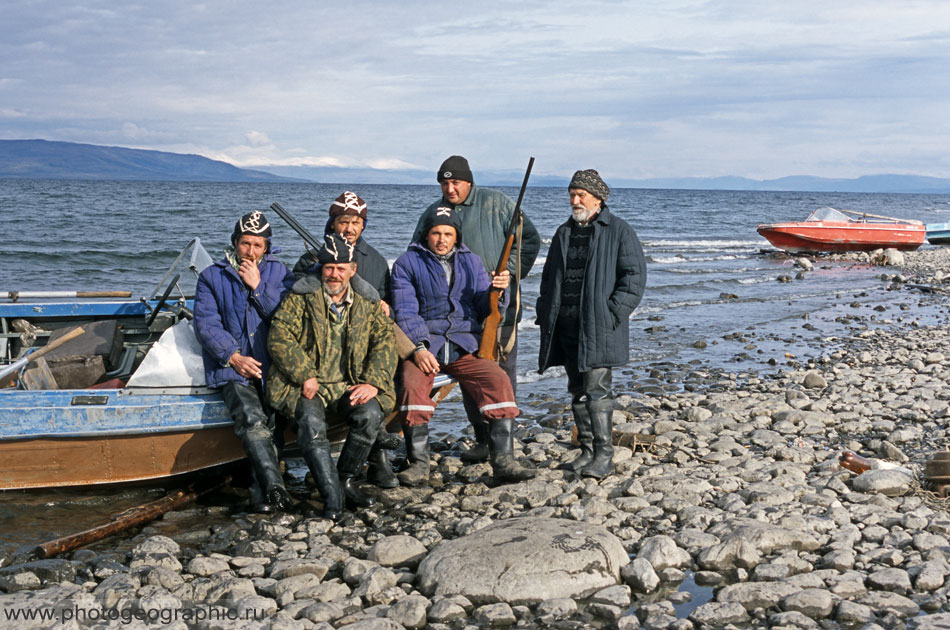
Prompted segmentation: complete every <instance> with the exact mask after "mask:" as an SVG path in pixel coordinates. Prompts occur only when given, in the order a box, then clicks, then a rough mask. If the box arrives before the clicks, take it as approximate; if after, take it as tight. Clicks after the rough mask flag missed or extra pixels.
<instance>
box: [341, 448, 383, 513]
mask: <svg viewBox="0 0 950 630" xmlns="http://www.w3.org/2000/svg"><path fill="white" fill-rule="evenodd" d="M372 447H373V444H372V442H370V443H369V444H367V443H365V442H362V441H360V440H357V439H355V438H354V435H353V433H352V432H350V434H349V435H348V436H347V438H346V442H344V443H343V450H341V451H340V457H339V458H338V459H337V462H336V469H337V472H339V473H340V486H341V487H342V488H343V497H344V498H345V499H346V505H347V507H349V508H351V509H356V508H364V507H370V506H371V505H375V504H376V499H374V498H373V497H370V496H367V495H365V494H363V493H362V492H360V489H359V488H358V487H357V485H356V477H357V475H359V474H360V472H361V471H362V469H363V464H364V463H366V457H367V456H368V455H369V451H370V449H371V448H372Z"/></svg>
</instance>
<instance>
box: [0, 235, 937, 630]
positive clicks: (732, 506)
mask: <svg viewBox="0 0 950 630" xmlns="http://www.w3.org/2000/svg"><path fill="white" fill-rule="evenodd" d="M903 257H904V260H903V261H902V266H901V267H900V268H895V267H886V268H882V276H884V277H886V278H887V281H888V283H890V284H891V285H892V286H893V290H892V291H889V292H888V296H893V301H894V302H895V303H897V302H899V303H900V304H902V305H906V306H907V309H906V310H903V311H901V312H903V313H910V314H912V312H913V304H914V302H915V300H916V299H918V298H919V296H920V295H921V291H920V289H919V288H914V286H913V285H926V286H928V287H930V288H931V292H930V293H931V295H934V294H935V293H936V294H939V293H940V292H942V291H943V288H944V284H943V283H944V278H945V277H947V276H948V274H947V271H948V270H950V252H947V251H946V250H944V249H935V250H925V251H923V252H916V253H913V254H904V256H903ZM882 279H883V278H882ZM940 308H942V309H943V311H944V313H946V307H945V306H944V307H940ZM872 312H873V311H872ZM871 316H872V315H870V314H869V315H866V316H862V317H868V318H869V317H871ZM901 319H902V321H897V318H894V320H893V321H890V322H889V323H888V324H887V325H884V326H879V327H867V326H861V325H856V326H855V327H854V331H853V334H851V335H849V336H848V337H847V338H846V339H826V340H822V342H821V343H820V344H819V345H820V348H819V350H818V352H819V354H818V356H816V358H813V359H809V360H802V361H800V362H798V361H788V362H785V363H783V365H782V366H781V367H779V368H774V369H772V370H765V369H763V370H762V372H761V373H759V372H751V371H750V372H743V373H738V374H737V373H730V372H727V371H722V370H709V369H704V368H703V367H702V366H697V365H655V366H652V371H651V372H650V374H649V377H648V378H641V379H634V380H632V381H631V380H630V379H627V382H626V383H624V387H625V388H626V391H627V392H628V393H626V394H622V395H620V396H618V398H617V401H616V403H617V404H616V409H615V412H614V424H615V441H616V442H618V443H619V445H618V446H617V447H616V449H615V458H614V462H615V467H616V470H615V472H614V474H612V475H611V476H609V477H607V478H605V479H603V480H601V481H599V482H598V481H595V480H592V479H581V478H578V477H576V476H574V475H572V474H569V473H567V472H565V471H562V470H559V469H558V468H557V466H558V464H560V463H562V462H564V461H569V460H570V459H572V458H573V457H574V455H575V451H574V450H573V447H572V445H571V417H570V410H569V406H568V405H567V401H566V396H565V399H564V400H540V399H536V400H528V401H524V403H523V411H524V416H525V417H526V418H527V419H529V421H528V422H525V423H524V426H523V427H522V429H521V433H520V435H519V438H520V439H519V444H518V451H519V455H520V456H521V457H523V458H524V459H526V460H528V461H530V462H532V463H533V464H534V465H535V466H536V467H537V468H538V475H537V477H536V479H534V480H531V481H527V482H523V483H520V484H512V485H505V486H499V487H491V486H490V485H489V482H490V479H491V470H490V467H489V466H488V465H487V464H477V465H472V466H466V465H463V464H462V462H461V460H460V459H459V458H458V452H459V448H461V447H463V446H464V445H465V443H466V442H467V441H468V440H469V438H462V439H460V440H457V441H456V440H450V439H447V440H444V441H442V442H440V443H438V444H436V445H435V451H436V453H435V457H434V465H433V470H432V475H431V478H430V486H429V487H427V488H414V489H410V488H396V489H393V490H386V491H383V490H378V489H371V491H374V492H375V493H376V495H377V497H378V500H379V503H378V505H377V506H376V507H374V508H372V509H368V510H361V511H359V512H356V513H352V512H348V513H347V515H346V516H345V517H344V519H343V520H342V521H341V522H340V523H337V524H333V523H330V522H329V521H326V520H322V519H317V518H309V517H306V516H304V515H300V514H294V515H291V514H282V515H267V516H264V515H253V514H246V513H237V514H234V515H231V516H230V517H229V518H227V519H225V520H223V521H221V522H219V523H217V524H215V525H213V526H205V527H200V526H199V527H192V528H190V529H189V530H188V531H187V532H186V533H183V534H181V535H176V534H166V533H162V532H163V531H166V530H164V529H163V528H162V524H161V523H157V524H155V525H153V526H150V527H147V528H146V529H145V530H143V531H142V532H140V533H139V534H138V535H137V536H136V538H134V539H132V541H131V544H130V547H129V550H128V551H92V550H79V551H76V552H73V553H72V554H71V555H69V556H68V557H66V558H62V559H53V560H41V561H33V562H26V563H21V564H15V565H12V566H8V567H4V568H2V569H0V589H2V590H3V591H4V592H5V594H0V604H2V606H0V608H2V609H3V610H4V611H10V610H18V611H29V610H34V611H39V610H48V611H57V612H56V614H57V615H58V616H57V617H56V618H55V619H53V620H46V621H43V620H40V619H34V620H32V621H29V620H23V619H22V618H21V620H20V621H19V622H17V623H16V624H15V625H14V624H13V623H12V622H11V621H10V620H9V619H10V617H9V614H7V617H5V619H7V623H6V624H5V625H4V627H17V628H33V627H37V628H38V627H44V628H63V627H65V628H87V627H102V628H120V627H121V628H136V627H141V628H145V627H162V626H163V627H172V628H190V627H199V628H208V629H216V628H261V629H266V628H273V629H275V630H278V629H285V628H286V629H295V628H301V629H310V628H313V629H319V630H330V629H331V628H349V629H351V630H364V629H365V630H373V629H377V628H378V629H399V628H433V629H456V628H469V627H470V628H476V627H514V628H558V629H564V630H572V629H575V628H578V629H579V628H588V627H602V628H620V629H623V630H626V629H632V628H648V629H651V630H661V629H676V630H687V629H692V628H697V629H698V628H867V629H872V628H885V629H896V628H950V580H948V579H947V578H948V577H950V511H948V510H950V508H948V505H950V500H946V499H942V498H940V497H939V496H938V495H937V494H935V493H934V492H931V491H930V489H929V488H928V487H927V484H926V483H925V482H924V476H923V473H924V464H925V462H926V461H927V460H928V459H930V457H931V455H932V454H933V453H934V452H935V451H939V450H944V449H946V448H947V446H948V444H950V442H948V432H950V390H948V388H947V386H946V381H947V378H948V377H950V331H948V330H947V328H946V327H945V326H921V325H917V324H916V322H915V321H914V319H913V317H912V316H908V317H906V318H901ZM740 336H741V335H740ZM740 342H744V341H742V340H740ZM766 359H767V358H764V359H763V361H765V360H766ZM764 367H766V366H765V365H763V368H764ZM617 380H618V381H622V380H623V379H622V378H618V379H617ZM628 385H629V386H628ZM643 434H645V435H648V436H650V439H644V438H643V437H642V435H643ZM846 450H847V451H854V452H855V453H857V454H859V455H861V456H864V457H866V458H868V459H871V460H872V462H875V463H876V466H875V468H873V469H872V470H870V471H867V472H864V473H862V474H856V473H854V472H852V471H850V470H848V469H845V468H842V467H841V466H840V465H839V463H838V458H839V455H840V454H841V452H842V451H846ZM882 462H883V463H882ZM215 509H217V508H208V507H194V508H191V509H190V510H185V511H183V512H181V513H176V514H174V515H168V516H166V517H165V518H166V520H169V519H171V520H174V519H181V518H185V517H188V516H192V517H194V516H197V517H199V518H201V517H202V516H208V514H209V511H212V510H215ZM175 610H177V611H179V613H178V615H177V617H175V616H174V615H173V614H172V613H171V612H167V613H166V612H165V611H175ZM186 611H190V614H191V617H190V618H184V617H185V616H187V615H186ZM80 617H82V618H81V619H80ZM173 617H175V618H173ZM199 617H201V618H199ZM110 618H111V619H110ZM166 621H167V623H166Z"/></svg>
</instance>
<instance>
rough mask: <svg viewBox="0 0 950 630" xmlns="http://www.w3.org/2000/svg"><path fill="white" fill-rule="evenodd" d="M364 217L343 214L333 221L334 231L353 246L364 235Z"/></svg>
mask: <svg viewBox="0 0 950 630" xmlns="http://www.w3.org/2000/svg"><path fill="white" fill-rule="evenodd" d="M364 227H365V224H364V223H363V217H360V216H357V215H355V214H343V215H340V216H338V217H335V218H334V219H333V231H334V232H336V233H337V234H338V235H339V236H342V237H343V240H345V241H346V242H347V243H349V244H350V245H352V244H353V243H355V242H356V239H358V238H359V237H360V234H362V233H363V228H364Z"/></svg>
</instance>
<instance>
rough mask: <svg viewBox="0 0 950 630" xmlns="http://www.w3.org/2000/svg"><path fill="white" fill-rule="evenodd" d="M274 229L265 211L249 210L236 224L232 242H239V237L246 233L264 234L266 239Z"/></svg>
mask: <svg viewBox="0 0 950 630" xmlns="http://www.w3.org/2000/svg"><path fill="white" fill-rule="evenodd" d="M272 233H273V231H272V230H271V228H270V223H268V222H267V219H266V218H265V217H264V213H263V212H261V211H260V210H255V211H254V212H248V213H247V214H245V215H244V216H243V217H241V218H240V219H238V222H237V223H235V224H234V232H233V233H232V234H231V242H232V243H237V242H238V239H239V238H241V237H242V236H243V235H245V234H251V235H252V236H263V237H264V238H266V239H270V237H271V234H272Z"/></svg>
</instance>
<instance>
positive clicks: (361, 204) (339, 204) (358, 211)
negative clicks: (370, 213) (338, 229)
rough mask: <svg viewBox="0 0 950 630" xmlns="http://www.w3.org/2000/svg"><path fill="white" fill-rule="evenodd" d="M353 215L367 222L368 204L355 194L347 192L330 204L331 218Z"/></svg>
mask: <svg viewBox="0 0 950 630" xmlns="http://www.w3.org/2000/svg"><path fill="white" fill-rule="evenodd" d="M344 214H351V215H353V216H357V217H360V218H361V219H363V220H364V221H365V220H366V202H365V201H363V199H362V198H361V197H360V196H359V195H357V194H356V193H355V192H350V191H348V190H347V191H346V192H344V193H343V194H342V195H340V196H339V197H337V198H336V201H334V202H333V203H331V204H330V216H331V217H339V216H342V215H344Z"/></svg>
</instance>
